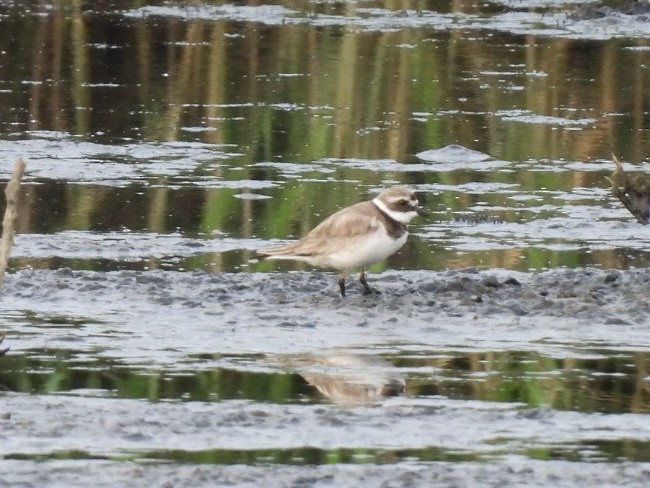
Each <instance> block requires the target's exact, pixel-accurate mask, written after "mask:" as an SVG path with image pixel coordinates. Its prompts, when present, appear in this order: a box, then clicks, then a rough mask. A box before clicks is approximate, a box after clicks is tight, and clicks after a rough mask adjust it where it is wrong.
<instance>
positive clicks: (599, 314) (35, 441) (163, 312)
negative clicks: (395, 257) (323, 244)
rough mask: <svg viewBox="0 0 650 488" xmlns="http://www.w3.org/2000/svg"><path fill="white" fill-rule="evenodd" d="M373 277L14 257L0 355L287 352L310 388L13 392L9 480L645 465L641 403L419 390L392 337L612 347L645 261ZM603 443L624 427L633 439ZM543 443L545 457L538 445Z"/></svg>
mask: <svg viewBox="0 0 650 488" xmlns="http://www.w3.org/2000/svg"><path fill="white" fill-rule="evenodd" d="M369 279H370V281H371V283H372V285H373V286H374V287H376V288H377V289H378V290H379V291H380V292H381V293H379V294H376V295H374V296H369V297H368V296H362V295H361V290H360V286H359V287H357V286H356V285H351V286H350V293H349V296H348V297H347V298H345V299H342V298H341V297H340V296H338V293H337V290H336V285H335V281H336V280H335V277H334V275H333V274H331V273H320V272H287V273H282V272H275V273H214V274H211V273H205V272H172V271H150V272H139V271H117V272H108V273H106V272H90V271H72V270H66V269H63V270H58V271H49V270H23V271H19V272H16V273H13V274H11V275H10V276H8V277H7V282H6V289H5V291H4V294H3V297H2V304H3V307H2V308H3V312H2V315H3V316H4V320H3V321H4V322H5V327H6V324H7V319H9V318H11V323H12V325H11V327H10V328H9V330H7V333H8V334H7V338H6V339H5V344H6V345H8V346H10V347H11V349H10V351H9V352H8V353H7V355H6V356H5V357H4V358H2V360H0V361H5V360H7V359H8V358H10V357H11V356H12V355H18V356H19V355H21V354H22V353H23V352H25V353H30V351H31V353H32V354H33V353H34V351H46V350H50V351H51V350H58V351H63V350H66V349H71V348H73V349H74V350H75V351H76V354H77V359H76V360H75V359H68V360H67V362H69V363H70V364H71V365H72V366H71V367H72V368H73V369H74V364H75V362H78V361H80V359H81V358H82V357H83V356H84V355H85V356H86V357H87V358H95V360H98V359H97V358H102V357H103V358H112V359H113V360H118V359H119V361H121V362H122V364H123V365H129V366H130V367H132V368H136V369H140V370H142V371H145V372H147V371H148V372H149V374H152V375H155V374H156V371H160V370H162V369H165V370H167V371H169V372H171V375H173V374H174V373H173V372H174V371H178V373H177V374H182V372H183V370H187V369H188V368H189V369H192V370H205V371H211V370H214V369H215V368H237V369H239V370H243V371H254V372H258V373H259V372H266V373H269V372H284V373H286V374H297V375H300V377H301V378H302V379H303V381H304V382H305V383H306V385H310V386H311V387H313V388H315V389H317V390H318V392H319V393H320V394H321V395H322V398H321V400H319V401H308V402H305V401H302V400H300V399H299V397H298V398H296V399H294V400H290V401H289V402H288V403H284V402H279V403H276V402H271V403H268V402H266V403H259V402H255V401H250V400H246V399H221V400H216V401H208V402H205V401H193V400H190V399H186V400H183V399H182V398H179V399H176V400H163V401H154V402H151V401H146V400H145V401H143V400H142V399H130V398H122V397H119V396H118V397H115V392H113V393H112V391H111V389H110V388H107V389H106V388H98V389H92V388H87V387H85V388H81V389H73V390H69V391H61V392H58V393H57V392H52V393H50V394H48V395H30V394H26V393H19V392H13V393H12V392H5V393H4V394H3V395H2V404H1V406H0V440H1V442H0V446H1V447H0V457H3V458H4V459H3V461H2V464H3V470H4V474H3V482H5V483H7V484H8V486H43V485H48V486H64V485H68V484H70V483H72V484H92V485H93V486H117V485H119V484H120V483H121V481H123V480H124V479H130V478H138V479H146V480H148V482H154V483H160V485H161V486H215V484H227V483H232V484H236V485H237V486H259V484H260V483H262V482H264V483H265V484H267V485H268V486H332V485H335V486H346V485H347V486H352V485H356V484H359V483H364V484H365V485H366V486H414V485H421V484H427V485H429V486H449V485H450V484H452V485H453V484H462V485H467V484H472V485H473V486H497V485H503V484H504V483H505V484H512V483H513V482H516V483H523V484H526V485H527V486H548V483H549V482H550V481H551V480H557V479H561V480H562V482H563V483H564V484H563V485H562V486H586V485H591V484H594V483H601V484H602V483H605V484H607V483H612V484H614V483H616V482H617V481H620V480H622V479H624V480H625V481H626V486H644V485H647V483H648V480H649V479H650V459H648V458H647V455H645V454H643V453H644V452H647V446H648V443H650V432H649V431H648V429H647V416H646V414H645V413H642V412H633V411H626V410H625V409H623V410H621V411H618V412H609V413H607V414H605V413H598V412H597V411H596V412H588V411H581V410H580V409H569V410H562V409H553V408H548V407H545V406H544V405H540V406H537V407H531V406H530V405H526V404H522V403H521V402H508V401H505V402H503V401H471V400H470V401H468V400H467V399H462V398H458V399H455V398H454V397H453V395H449V396H446V395H435V394H434V395H431V394H423V393H422V392H416V390H414V388H413V384H414V382H415V383H417V381H419V378H420V375H421V374H422V371H423V368H422V367H419V368H413V367H408V366H407V367H403V366H399V363H396V362H395V360H394V359H391V354H394V355H397V357H401V358H408V357H415V356H418V355H419V356H428V357H433V356H436V355H441V354H442V355H444V354H448V353H449V351H450V350H456V351H458V350H462V351H498V350H513V349H515V350H519V351H534V352H536V353H539V354H543V355H545V356H548V357H557V358H580V357H586V358H596V359H597V358H602V357H603V351H604V350H607V349H613V350H620V351H627V350H634V351H641V350H646V351H647V350H650V342H648V340H647V337H648V336H647V333H646V330H645V325H644V324H645V317H646V316H647V314H648V309H649V307H650V305H648V303H647V290H648V287H649V286H650V271H648V270H630V271H620V270H602V269H595V268H589V269H571V270H565V269H556V270H550V271H546V272H537V273H521V272H512V271H508V270H498V269H495V270H485V271H477V270H473V269H468V270H456V271H445V272H433V271H426V272H425V271H388V272H385V273H382V274H374V275H370V277H369ZM357 288H359V289H357ZM382 358H383V359H382ZM387 359H388V360H387ZM0 364H2V363H0ZM5 364H7V363H5ZM78 364H79V367H81V362H78ZM91 364H92V360H91ZM97 367H100V365H99V364H98V365H97ZM425 369H426V370H427V372H428V373H427V374H428V375H433V376H437V375H442V374H443V373H442V371H440V370H436V369H435V368H434V369H433V370H430V369H427V368H425ZM459 379H460V378H459ZM642 381H647V378H646V379H645V380H642ZM609 443H612V444H613V445H618V444H620V443H625V445H626V446H627V451H626V455H625V456H624V457H623V458H622V459H620V458H618V457H617V454H615V452H617V451H616V450H614V453H612V452H610V449H609V448H608V445H609ZM538 450H544V452H546V453H547V454H545V455H547V456H549V458H548V459H545V460H539V459H536V456H535V454H534V453H535V452H537V451H538ZM635 453H636V454H635ZM328 459H329V460H330V462H331V461H333V460H336V461H335V464H334V465H327V464H328ZM615 460H616V461H619V462H616V463H611V461H615ZM607 461H610V462H607ZM620 461H623V462H620ZM169 463H172V464H169ZM243 464H247V465H246V466H244V465H243ZM305 464H308V465H310V467H309V469H304V465H305ZM383 464H388V466H382V465H383ZM35 470H36V471H37V472H38V473H39V474H38V475H37V476H35V474H34V473H35ZM97 473H101V474H100V475H99V474H97Z"/></svg>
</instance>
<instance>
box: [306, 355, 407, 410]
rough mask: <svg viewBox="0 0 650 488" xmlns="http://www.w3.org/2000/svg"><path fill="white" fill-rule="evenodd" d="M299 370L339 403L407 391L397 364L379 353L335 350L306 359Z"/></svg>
mask: <svg viewBox="0 0 650 488" xmlns="http://www.w3.org/2000/svg"><path fill="white" fill-rule="evenodd" d="M300 362H301V363H305V364H308V367H306V368H303V370H302V371H300V372H299V374H300V376H302V377H303V378H304V379H305V380H306V381H307V382H308V383H310V384H311V385H313V386H315V387H316V389H317V390H318V391H319V392H320V393H322V394H323V395H324V396H326V397H327V398H329V399H330V400H332V401H333V402H336V403H344V404H365V403H372V402H376V401H379V400H381V399H383V398H386V397H393V396H400V395H403V394H404V387H405V384H404V380H403V378H401V377H400V376H399V375H397V374H395V373H392V372H391V371H390V369H393V368H394V367H393V365H392V364H390V363H389V362H388V361H386V360H384V359H382V358H379V357H376V356H364V355H357V354H346V353H335V354H331V355H315V356H310V357H308V358H303V359H302V360H301V361H300Z"/></svg>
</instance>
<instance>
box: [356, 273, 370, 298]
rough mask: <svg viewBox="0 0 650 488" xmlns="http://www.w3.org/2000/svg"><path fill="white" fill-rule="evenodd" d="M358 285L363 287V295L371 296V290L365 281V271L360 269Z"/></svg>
mask: <svg viewBox="0 0 650 488" xmlns="http://www.w3.org/2000/svg"><path fill="white" fill-rule="evenodd" d="M359 283H361V284H362V285H363V294H364V295H371V294H372V288H370V286H369V285H368V281H367V280H366V270H365V269H363V268H362V269H361V273H359Z"/></svg>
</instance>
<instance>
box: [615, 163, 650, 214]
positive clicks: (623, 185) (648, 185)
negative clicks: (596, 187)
mask: <svg viewBox="0 0 650 488" xmlns="http://www.w3.org/2000/svg"><path fill="white" fill-rule="evenodd" d="M612 157H613V158H614V164H615V165H616V169H615V170H614V171H613V172H612V177H611V178H607V177H605V178H607V180H608V181H609V182H610V183H611V184H612V195H614V196H615V197H616V198H618V199H619V200H620V201H621V203H622V204H623V205H624V206H625V208H627V209H628V210H629V211H630V213H631V214H632V215H634V217H636V220H637V222H639V223H640V224H643V225H647V224H648V220H649V219H650V178H649V177H648V176H647V175H645V174H634V175H628V174H627V173H625V171H624V170H623V165H622V164H621V162H620V161H619V160H618V158H617V157H616V156H615V155H613V154H612Z"/></svg>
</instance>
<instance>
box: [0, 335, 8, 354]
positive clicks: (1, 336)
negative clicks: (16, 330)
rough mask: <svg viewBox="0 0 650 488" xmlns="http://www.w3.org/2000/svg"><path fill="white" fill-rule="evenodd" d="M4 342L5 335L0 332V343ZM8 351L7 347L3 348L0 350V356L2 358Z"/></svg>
mask: <svg viewBox="0 0 650 488" xmlns="http://www.w3.org/2000/svg"><path fill="white" fill-rule="evenodd" d="M4 340H5V333H4V332H0V343H2V341H4ZM8 350H9V348H8V347H5V348H4V349H0V356H2V355H3V354H4V353H6V352H7V351H8Z"/></svg>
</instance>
